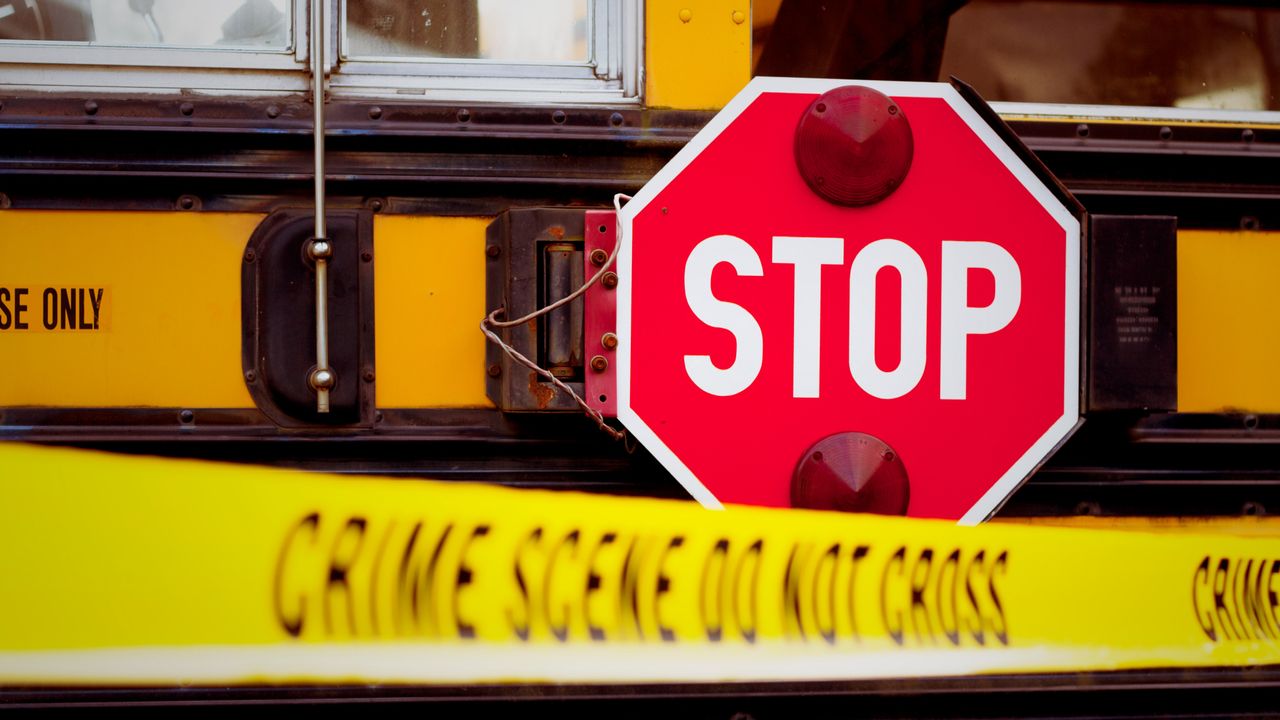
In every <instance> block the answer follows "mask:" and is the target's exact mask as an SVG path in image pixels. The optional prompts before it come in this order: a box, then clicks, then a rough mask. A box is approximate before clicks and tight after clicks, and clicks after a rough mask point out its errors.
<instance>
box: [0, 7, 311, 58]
mask: <svg viewBox="0 0 1280 720" xmlns="http://www.w3.org/2000/svg"><path fill="white" fill-rule="evenodd" d="M290 5H291V3H290V0H203V1H202V2H198V3H193V2H190V0H32V1H28V0H0V41H10V42H75V43H89V44H93V45H104V46H114V47H181V48H228V49H234V48H254V49H262V48H277V49H279V50H282V51H283V50H287V49H288V48H289V47H290V46H291V44H292V41H293V38H292V34H293V28H292V26H291V23H290V20H289V18H290V13H291V7H290Z"/></svg>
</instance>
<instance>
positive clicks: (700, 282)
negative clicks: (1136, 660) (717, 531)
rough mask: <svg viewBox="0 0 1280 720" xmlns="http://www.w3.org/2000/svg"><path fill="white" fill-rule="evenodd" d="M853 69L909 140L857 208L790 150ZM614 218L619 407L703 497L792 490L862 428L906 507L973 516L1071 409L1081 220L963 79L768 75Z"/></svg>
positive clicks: (775, 502)
mask: <svg viewBox="0 0 1280 720" xmlns="http://www.w3.org/2000/svg"><path fill="white" fill-rule="evenodd" d="M850 84H856V85H862V86H866V87H870V88H872V89H874V90H877V91H879V92H881V93H884V94H885V95H887V96H889V97H890V98H892V101H893V103H895V104H896V106H895V107H893V109H892V110H891V112H893V113H899V112H900V113H902V114H903V116H904V117H905V118H906V119H907V121H908V122H909V126H910V138H911V142H912V150H911V158H910V165H909V170H907V172H906V175H905V177H903V178H902V179H901V182H900V183H892V185H893V189H892V191H891V192H890V194H889V195H888V196H887V197H885V198H884V199H881V200H879V201H876V202H872V203H871V204H867V205H862V206H857V207H850V206H845V205H838V204H835V203H833V202H831V201H828V200H827V199H824V197H823V196H821V195H819V194H818V193H817V192H815V190H814V189H811V185H813V187H815V188H820V187H821V185H822V183H823V182H830V181H827V180H825V179H823V178H818V179H815V178H813V177H810V178H809V183H806V179H805V178H804V177H802V175H801V172H800V170H799V168H798V166H797V159H796V157H797V150H796V128H797V125H798V123H799V122H800V120H801V119H802V118H803V117H805V114H806V113H807V112H808V113H813V112H815V109H814V108H815V107H817V106H818V103H815V99H816V98H818V96H819V95H822V94H823V93H827V92H829V91H832V90H834V89H836V88H840V87H842V86H847V85H850ZM817 110H819V111H822V110H827V108H826V107H825V105H823V106H822V107H818V108H817ZM828 112H829V111H828ZM819 159H821V158H819ZM828 165H830V163H828ZM620 224H621V227H622V230H623V233H624V238H626V241H625V243H624V245H623V248H622V250H621V252H620V254H619V257H618V269H619V275H620V277H621V282H620V284H619V286H618V290H619V296H618V323H619V335H620V337H621V339H622V342H621V344H620V345H619V347H618V416H619V418H621V420H622V421H623V423H624V424H625V425H626V427H627V428H628V429H629V430H630V431H631V432H632V433H633V434H634V435H635V436H636V437H638V438H639V439H640V441H641V442H642V443H643V444H644V445H645V447H647V448H648V449H649V450H650V451H651V452H653V453H654V455H655V456H656V457H657V458H658V459H659V460H660V461H661V462H662V463H663V464H664V465H665V466H666V468H667V469H668V470H670V471H671V473H672V474H673V475H675V477H676V478H677V479H678V480H679V481H680V482H681V483H683V484H684V486H685V487H686V488H687V489H688V490H689V492H690V493H691V494H692V495H693V496H694V497H695V498H697V499H698V500H699V501H701V502H702V503H703V504H705V505H708V506H712V507H718V506H720V505H721V504H722V503H746V504H753V505H768V506H778V507H785V506H789V505H791V504H793V499H792V498H793V493H794V488H793V478H795V477H796V476H797V475H798V469H799V468H800V467H801V465H802V464H804V463H809V465H808V466H807V467H808V468H809V469H812V468H813V467H818V468H821V467H823V462H824V461H825V462H827V463H830V462H832V458H831V457H830V453H828V457H827V458H824V457H823V453H822V452H821V451H820V450H815V448H822V447H828V446H825V445H822V444H821V441H823V439H824V438H832V437H833V436H834V437H836V438H849V437H857V438H862V439H861V440H859V441H858V442H861V443H862V446H864V447H863V448H862V449H863V450H865V452H863V453H862V454H863V455H866V454H867V453H875V454H878V455H877V456H876V461H877V462H881V463H882V464H883V463H885V462H891V463H897V465H896V467H897V468H898V469H899V470H905V476H906V479H907V483H906V484H907V486H908V487H909V495H907V494H904V495H903V496H902V502H903V504H904V505H903V507H902V508H900V510H905V511H906V512H907V514H909V515H912V516H918V517H936V518H951V519H959V520H961V521H962V522H979V521H981V520H983V519H984V518H986V517H987V516H988V515H990V514H991V513H992V512H993V511H994V510H995V509H996V508H997V507H999V505H1000V504H1001V503H1002V502H1003V501H1004V499H1005V498H1007V497H1008V496H1009V494H1010V493H1012V492H1013V490H1014V489H1015V488H1016V487H1017V486H1018V485H1019V484H1020V483H1021V482H1022V481H1023V480H1024V479H1025V478H1026V477H1027V475H1028V474H1029V473H1030V472H1031V471H1032V470H1033V469H1034V468H1035V467H1036V466H1037V465H1038V464H1039V463H1040V462H1042V461H1043V460H1044V458H1045V457H1047V456H1048V454H1049V453H1051V452H1052V451H1053V449H1054V448H1055V447H1056V446H1057V445H1058V444H1059V443H1060V442H1062V441H1063V440H1064V439H1065V438H1066V437H1067V436H1068V434H1069V433H1070V432H1071V430H1072V428H1073V427H1074V426H1075V424H1076V423H1077V421H1078V419H1079V388H1080V375H1079V372H1080V370H1079V352H1080V347H1079V342H1080V340H1079V338H1080V330H1079V309H1080V287H1081V276H1080V272H1081V270H1080V223H1079V221H1078V219H1077V218H1076V217H1075V216H1074V214H1073V213H1072V211H1071V210H1069V209H1068V208H1067V207H1065V206H1064V205H1063V203H1062V202H1061V201H1060V200H1059V199H1058V198H1057V197H1056V196H1055V195H1054V193H1053V192H1052V191H1051V190H1050V189H1049V188H1048V187H1047V186H1046V185H1045V183H1044V182H1042V181H1041V180H1040V178H1039V177H1037V175H1036V173H1035V172H1034V171H1033V170H1031V169H1030V168H1029V167H1027V165H1026V164H1025V163H1023V162H1022V160H1020V159H1019V156H1018V154H1017V153H1016V152H1015V151H1014V150H1013V149H1011V148H1010V147H1008V146H1007V145H1006V144H1005V143H1004V142H1002V140H1001V138H1000V135H999V134H998V133H997V132H996V131H995V130H994V129H993V128H992V127H991V126H989V125H988V124H987V123H986V122H985V121H984V120H983V119H982V117H981V116H980V114H979V113H978V112H977V111H976V110H975V109H974V108H973V107H971V106H970V105H969V104H968V103H967V102H966V101H965V99H964V98H963V97H961V95H960V94H959V93H958V92H957V91H956V90H955V89H954V88H952V87H951V86H949V85H946V84H934V83H873V82H857V83H851V82H850V81H831V80H807V79H782V78H757V79H755V80H753V81H752V82H751V84H750V85H748V86H747V88H746V89H745V90H743V91H742V93H740V94H739V95H738V96H737V97H736V98H734V100H733V101H732V102H731V103H729V105H728V106H727V107H726V108H725V109H724V111H722V112H721V113H720V114H718V115H717V116H716V117H715V118H714V119H713V120H712V121H711V122H710V123H709V124H708V125H707V127H706V128H704V129H703V130H702V132H700V133H699V134H698V135H697V136H696V137H695V138H694V139H693V140H692V141H691V142H690V143H689V144H688V145H687V146H686V147H685V148H684V149H683V150H682V151H681V152H680V153H679V154H678V155H677V156H676V157H675V158H674V159H673V160H672V161H671V162H670V163H669V164H668V165H667V166H666V167H665V168H663V170H662V171H661V172H659V173H658V174H657V175H656V176H655V177H654V178H653V180H652V181H651V182H649V184H647V185H646V186H645V187H644V188H643V190H641V192H640V193H639V194H637V195H636V197H635V198H634V199H633V200H631V201H630V202H629V203H628V204H627V205H626V206H625V207H624V208H623V211H622V213H621V215H620ZM852 433H858V434H859V435H851V434H852ZM837 444H838V443H837ZM846 444H847V443H846ZM856 450H857V448H855V452H854V453H853V454H854V455H858V452H856ZM855 459H857V458H855ZM844 461H845V462H846V463H848V462H852V461H851V460H849V458H847V457H846V458H844ZM864 461H865V458H863V459H862V460H859V462H864ZM864 464H865V463H864ZM866 467H872V466H866ZM908 497H909V499H908Z"/></svg>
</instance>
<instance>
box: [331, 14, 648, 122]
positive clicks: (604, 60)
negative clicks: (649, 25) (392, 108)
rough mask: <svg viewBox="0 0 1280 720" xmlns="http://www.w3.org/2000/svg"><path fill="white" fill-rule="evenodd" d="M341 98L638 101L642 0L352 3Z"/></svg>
mask: <svg viewBox="0 0 1280 720" xmlns="http://www.w3.org/2000/svg"><path fill="white" fill-rule="evenodd" d="M341 12H342V15H341V27H340V33H339V57H340V60H341V62H340V63H339V66H338V68H337V72H335V73H334V75H333V78H332V81H331V89H332V91H333V93H334V94H335V95H339V96H340V95H360V96H370V95H373V96H376V95H397V96H403V95H420V96H423V97H424V98H426V99H432V100H445V101H455V100H456V101H466V102H471V101H475V100H494V101H502V100H505V101H514V102H575V103H618V102H638V101H639V99H640V97H639V96H640V91H639V85H640V82H639V81H640V75H641V73H640V58H641V54H642V53H641V47H642V43H641V37H642V31H643V29H642V22H641V17H642V15H643V3H641V2H639V0H523V1H522V2H518V3H517V2H509V1H508V0H409V1H408V2H405V1H403V0H344V2H343V3H342V5H341Z"/></svg>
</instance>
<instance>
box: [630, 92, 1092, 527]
mask: <svg viewBox="0 0 1280 720" xmlns="http://www.w3.org/2000/svg"><path fill="white" fill-rule="evenodd" d="M851 84H856V85H863V86H866V87H870V88H872V89H874V90H878V91H879V92H882V93H884V94H885V95H888V96H890V97H920V98H939V99H942V100H944V101H946V103H947V104H948V105H949V106H950V108H951V110H952V111H953V112H955V114H956V115H957V116H959V117H960V119H961V120H963V121H964V123H965V124H966V125H968V127H969V129H970V130H971V131H972V132H973V133H974V134H975V135H976V136H977V137H978V138H979V139H980V140H981V141H982V143H983V144H984V145H986V147H987V149H988V150H989V151H990V152H991V153H992V154H993V155H994V156H995V157H996V158H998V159H999V160H1000V161H1001V163H1003V165H1004V166H1005V168H1006V169H1007V170H1008V171H1009V172H1010V173H1011V174H1012V175H1013V176H1014V177H1015V178H1017V180H1018V181H1019V182H1020V183H1021V184H1022V185H1023V186H1024V187H1026V188H1027V190H1028V191H1029V192H1030V193H1031V195H1032V196H1033V197H1034V198H1035V199H1036V200H1037V201H1038V202H1039V203H1040V204H1041V205H1042V206H1043V207H1044V209H1045V210H1046V211H1047V212H1048V213H1049V215H1050V216H1051V217H1052V218H1053V219H1054V220H1055V221H1056V222H1057V223H1058V225H1059V226H1061V227H1062V229H1063V231H1064V233H1065V234H1066V243H1065V245H1066V258H1065V266H1066V282H1065V287H1066V300H1065V307H1066V314H1065V317H1064V318H1063V333H1064V343H1063V347H1064V353H1065V356H1064V358H1063V368H1064V373H1063V405H1062V406H1063V413H1062V415H1061V416H1060V417H1059V418H1058V419H1057V420H1055V421H1054V422H1053V424H1052V425H1050V427H1049V429H1048V430H1047V431H1046V432H1045V433H1044V435H1042V436H1041V437H1040V438H1039V439H1038V440H1036V442H1035V443H1033V444H1032V445H1031V447H1030V448H1029V449H1028V450H1027V451H1026V452H1025V453H1023V455H1022V456H1021V457H1019V458H1018V460H1017V461H1016V462H1014V463H1013V465H1012V466H1011V467H1010V468H1009V469H1008V470H1007V471H1006V472H1005V473H1004V474H1003V475H1002V476H1001V477H1000V478H999V479H998V480H997V481H996V482H995V483H994V484H993V485H992V486H991V487H990V489H988V490H987V492H986V493H984V494H983V495H982V497H981V498H980V499H979V500H978V502H977V503H976V504H975V505H974V506H973V507H972V508H970V509H969V510H968V511H967V512H966V513H965V514H964V516H963V517H962V518H961V519H960V523H961V524H965V525H972V524H976V523H979V522H982V521H983V520H985V519H986V518H987V516H989V515H990V514H991V513H992V512H994V511H995V509H996V508H997V507H999V505H1000V504H1001V503H1002V502H1003V501H1004V500H1005V498H1007V497H1008V496H1009V495H1010V494H1012V493H1013V491H1014V490H1015V489H1017V487H1018V486H1019V485H1020V484H1021V483H1022V481H1023V480H1025V479H1026V477H1027V476H1028V475H1029V474H1031V472H1032V471H1033V470H1034V469H1035V468H1036V467H1037V466H1038V465H1039V464H1040V463H1041V462H1042V461H1043V460H1044V459H1045V458H1047V457H1048V456H1049V455H1050V454H1051V453H1052V452H1053V450H1054V449H1055V448H1056V447H1057V446H1058V445H1059V444H1060V443H1061V442H1062V441H1064V440H1065V439H1066V438H1067V437H1068V436H1069V435H1070V433H1071V431H1072V429H1073V428H1074V427H1075V426H1076V423H1077V422H1078V421H1079V418H1080V286H1081V276H1080V223H1079V221H1078V220H1077V219H1076V217H1075V216H1074V215H1073V214H1072V212H1071V211H1070V210H1069V209H1068V208H1066V207H1065V206H1064V205H1063V204H1062V203H1061V202H1060V201H1059V200H1058V198H1057V197H1056V196H1055V195H1054V193H1053V192H1052V191H1051V190H1050V189H1049V188H1048V187H1046V186H1045V184H1044V183H1043V182H1042V181H1041V180H1040V178H1039V177H1037V176H1036V174H1035V172H1034V171H1032V170H1031V168H1029V167H1027V165H1026V164H1025V163H1024V162H1023V161H1022V160H1021V159H1020V158H1019V157H1018V155H1017V153H1016V152H1015V151H1014V150H1013V149H1012V148H1010V147H1008V146H1007V145H1006V144H1005V143H1004V141H1003V140H1001V138H1000V136H999V135H998V134H997V133H996V131H995V130H994V129H993V128H991V127H990V126H989V125H988V124H987V123H986V121H984V120H983V119H982V118H981V117H980V116H979V115H978V113H977V111H975V110H974V109H973V108H972V107H971V106H970V105H969V103H968V102H966V101H965V100H964V98H963V97H961V96H960V93H959V92H957V91H956V89H955V88H953V87H952V86H950V85H948V84H946V83H908V82H877V81H862V80H859V81H849V80H824V79H807V78H774V77H758V78H755V79H754V80H752V81H751V82H750V84H748V85H747V87H746V88H744V89H743V90H742V92H740V93H738V95H737V96H736V97H734V98H733V100H731V101H730V102H729V104H728V105H726V106H725V108H724V110H722V111H721V112H720V113H719V114H717V115H716V116H715V117H714V118H712V120H711V122H709V123H707V125H706V127H704V128H703V129H702V130H701V131H700V132H699V133H698V134H697V135H696V136H695V137H694V138H693V139H692V140H691V141H689V143H688V144H687V145H686V146H685V147H684V148H683V149H682V150H681V151H680V152H679V153H677V154H676V156H675V157H674V158H672V160H671V162H669V163H667V165H666V166H665V167H663V168H662V170H661V171H659V172H658V173H657V174H656V175H654V176H653V179H651V180H650V181H649V182H648V183H647V184H646V185H645V186H644V188H642V189H641V190H640V192H639V193H637V194H636V196H635V197H634V198H633V199H632V200H631V201H630V202H628V203H627V204H626V205H625V206H624V207H623V208H622V212H621V213H620V215H619V217H618V225H619V229H620V231H621V232H622V237H623V238H624V240H623V244H622V247H621V250H620V251H619V253H618V259H617V264H618V275H619V278H620V282H619V284H618V298H617V300H618V336H619V338H620V340H621V342H620V343H619V345H618V350H617V372H618V390H617V400H618V418H619V419H620V420H621V421H622V423H623V425H625V426H626V428H627V429H628V430H629V431H630V432H631V433H632V434H633V435H635V436H636V438H637V439H639V440H640V442H641V443H643V444H644V446H645V447H646V448H647V449H648V450H649V451H650V452H652V453H653V455H654V457H656V458H657V459H658V461H659V462H661V463H662V465H663V466H664V467H666V468H667V470H668V471H669V472H671V474H672V475H674V476H675V478H676V479H677V480H678V481H679V482H680V484H682V485H683V486H684V487H685V489H686V490H687V491H688V492H689V494H690V495H692V496H693V497H694V498H695V499H696V500H698V502H700V503H702V504H703V505H704V506H706V507H709V508H716V509H719V508H721V507H722V506H721V503H720V501H719V500H717V499H716V497H715V495H714V494H712V493H711V491H710V490H708V489H707V487H706V486H705V485H703V484H702V482H701V481H700V480H698V478H697V476H696V475H694V473H693V472H692V471H691V470H690V469H689V468H688V466H686V465H685V464H684V462H683V461H681V460H680V458H679V457H677V456H676V454H675V453H674V452H672V451H671V450H670V448H668V447H667V445H666V443H664V442H662V440H661V439H660V438H659V437H658V435H657V434H656V433H655V432H653V430H652V429H650V428H649V426H648V424H646V423H645V421H644V420H643V419H641V418H640V416H639V415H638V414H637V413H636V412H635V411H634V410H633V409H632V407H631V346H630V343H629V342H628V340H629V338H630V337H631V309H632V308H631V282H630V278H631V268H632V251H633V247H634V245H633V243H632V241H631V239H632V237H633V235H632V227H633V222H634V220H635V217H636V216H637V215H638V214H639V213H640V211H642V210H643V209H644V208H645V207H646V206H647V205H648V204H649V203H650V202H651V201H652V200H653V199H654V198H656V197H657V196H658V195H659V194H660V193H661V192H662V191H663V190H664V189H665V188H666V187H667V185H668V184H669V183H670V182H671V181H672V180H674V179H675V178H676V177H677V176H678V175H679V174H680V173H681V172H683V171H684V169H685V168H686V167H688V166H689V165H690V164H691V163H692V162H693V161H694V159H695V158H697V156H698V155H699V154H700V153H701V152H702V151H703V150H704V149H706V147H707V146H708V145H710V144H711V143H712V142H714V141H715V139H716V138H717V137H719V135H720V133H721V132H723V131H724V129H725V128H727V127H728V126H729V125H730V124H731V123H733V121H734V120H736V119H737V117H738V115H740V114H741V113H742V111H743V110H745V109H746V108H747V107H748V106H749V105H751V103H752V102H754V101H755V99H756V98H757V97H759V96H760V95H761V94H762V93H797V94H807V95H819V94H821V93H824V92H827V91H829V90H833V89H835V88H838V87H842V86H845V85H851Z"/></svg>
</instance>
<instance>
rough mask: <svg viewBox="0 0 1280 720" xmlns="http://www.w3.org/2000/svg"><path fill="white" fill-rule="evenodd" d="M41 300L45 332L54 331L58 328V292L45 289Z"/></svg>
mask: <svg viewBox="0 0 1280 720" xmlns="http://www.w3.org/2000/svg"><path fill="white" fill-rule="evenodd" d="M40 300H41V304H42V305H43V308H42V309H43V311H44V312H43V313H41V318H40V320H41V322H43V323H44V329H45V330H53V329H54V328H56V327H58V291H57V290H54V289H53V288H45V289H44V295H43V296H42V297H41V298H40Z"/></svg>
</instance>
